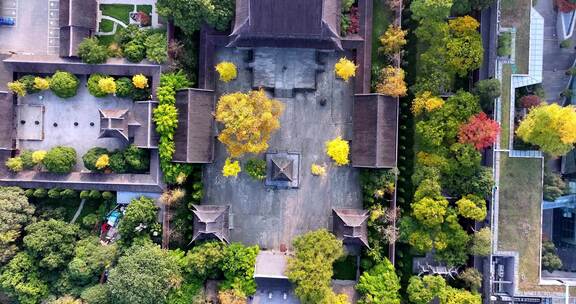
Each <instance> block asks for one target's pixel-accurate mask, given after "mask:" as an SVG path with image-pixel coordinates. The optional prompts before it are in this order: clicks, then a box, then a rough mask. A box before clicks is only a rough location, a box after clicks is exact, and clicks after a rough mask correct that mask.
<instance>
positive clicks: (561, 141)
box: [516, 103, 576, 156]
mask: <svg viewBox="0 0 576 304" xmlns="http://www.w3.org/2000/svg"><path fill="white" fill-rule="evenodd" d="M575 111H576V107H574V106H567V107H562V106H559V105H558V104H555V103H552V104H549V105H541V106H538V107H535V108H533V109H532V110H530V113H528V115H527V116H526V118H524V120H523V121H522V122H521V123H520V126H519V127H518V129H517V130H516V134H517V135H518V137H520V138H521V139H522V140H523V141H525V142H528V143H531V144H533V145H537V146H539V147H540V149H541V150H542V151H543V152H545V153H547V154H550V155H551V156H560V155H564V154H566V153H568V152H569V151H570V150H571V149H573V147H574V144H575V143H576V112H575Z"/></svg>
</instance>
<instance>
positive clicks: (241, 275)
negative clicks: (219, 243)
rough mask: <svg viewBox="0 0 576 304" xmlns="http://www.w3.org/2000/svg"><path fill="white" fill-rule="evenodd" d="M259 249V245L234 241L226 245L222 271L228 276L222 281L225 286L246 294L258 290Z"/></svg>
mask: <svg viewBox="0 0 576 304" xmlns="http://www.w3.org/2000/svg"><path fill="white" fill-rule="evenodd" d="M258 251H259V247H258V246H249V247H248V246H244V245H242V244H240V243H233V244H230V245H229V246H228V247H226V249H225V253H224V259H223V260H222V271H223V272H224V277H225V278H226V280H225V281H224V282H223V283H222V285H223V286H224V288H226V287H231V288H232V289H234V290H237V291H241V292H242V294H244V295H246V296H248V295H252V294H254V293H255V292H256V281H254V267H255V265H256V256H257V255H258Z"/></svg>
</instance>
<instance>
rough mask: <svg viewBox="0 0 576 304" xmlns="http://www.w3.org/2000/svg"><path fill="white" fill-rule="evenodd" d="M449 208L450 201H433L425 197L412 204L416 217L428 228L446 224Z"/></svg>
mask: <svg viewBox="0 0 576 304" xmlns="http://www.w3.org/2000/svg"><path fill="white" fill-rule="evenodd" d="M447 208H448V201H447V200H446V199H444V198H442V199H437V200H436V199H432V198H429V197H425V198H423V199H421V200H419V201H417V202H415V203H413V204H412V213H413V214H414V217H415V218H416V219H417V220H418V221H420V222H421V223H422V224H423V225H425V226H427V227H430V228H432V227H437V226H438V225H441V224H442V223H444V217H445V216H446V212H447Z"/></svg>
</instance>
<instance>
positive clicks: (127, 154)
mask: <svg viewBox="0 0 576 304" xmlns="http://www.w3.org/2000/svg"><path fill="white" fill-rule="evenodd" d="M124 158H125V159H126V164H127V165H128V168H129V170H130V171H136V172H142V171H147V170H148V167H149V166H150V154H149V153H148V151H147V150H144V149H140V148H138V147H136V146H134V145H131V146H129V147H128V148H127V149H126V150H125V151H124Z"/></svg>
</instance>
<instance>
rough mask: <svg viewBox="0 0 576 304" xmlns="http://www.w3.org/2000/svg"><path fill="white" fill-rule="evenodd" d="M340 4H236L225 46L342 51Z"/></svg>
mask: <svg viewBox="0 0 576 304" xmlns="http://www.w3.org/2000/svg"><path fill="white" fill-rule="evenodd" d="M339 33H340V1H337V0H237V1H236V20H235V23H234V28H233V30H232V34H231V40H230V43H229V44H228V46H232V47H263V46H267V47H292V48H294V47H303V48H317V49H342V45H341V43H340V34H339Z"/></svg>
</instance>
